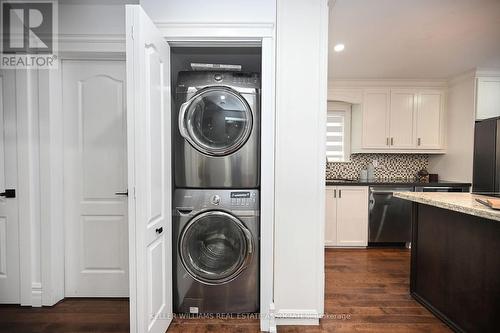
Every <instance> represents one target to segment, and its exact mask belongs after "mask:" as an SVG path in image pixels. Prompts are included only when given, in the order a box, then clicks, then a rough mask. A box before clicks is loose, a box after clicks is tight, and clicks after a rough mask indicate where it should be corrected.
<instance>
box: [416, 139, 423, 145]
mask: <svg viewBox="0 0 500 333" xmlns="http://www.w3.org/2000/svg"><path fill="white" fill-rule="evenodd" d="M421 142H422V140H421V139H420V138H418V140H417V145H418V146H420V143H421Z"/></svg>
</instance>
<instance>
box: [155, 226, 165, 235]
mask: <svg viewBox="0 0 500 333" xmlns="http://www.w3.org/2000/svg"><path fill="white" fill-rule="evenodd" d="M155 231H156V233H157V234H158V235H161V233H162V232H163V227H159V228H156V230H155Z"/></svg>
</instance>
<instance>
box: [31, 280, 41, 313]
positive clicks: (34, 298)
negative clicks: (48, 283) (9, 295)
mask: <svg viewBox="0 0 500 333" xmlns="http://www.w3.org/2000/svg"><path fill="white" fill-rule="evenodd" d="M31 306H32V307H41V306H42V284H41V283H40V282H33V283H32V284H31Z"/></svg>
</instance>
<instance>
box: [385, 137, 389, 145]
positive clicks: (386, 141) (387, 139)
mask: <svg viewBox="0 0 500 333" xmlns="http://www.w3.org/2000/svg"><path fill="white" fill-rule="evenodd" d="M385 145H386V146H390V145H389V137H387V138H385Z"/></svg>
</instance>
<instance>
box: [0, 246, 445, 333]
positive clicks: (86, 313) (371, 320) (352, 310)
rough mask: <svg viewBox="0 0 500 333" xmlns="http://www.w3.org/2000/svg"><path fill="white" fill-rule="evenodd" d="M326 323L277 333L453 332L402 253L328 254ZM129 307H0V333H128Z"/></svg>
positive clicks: (177, 327) (251, 327)
mask: <svg viewBox="0 0 500 333" xmlns="http://www.w3.org/2000/svg"><path fill="white" fill-rule="evenodd" d="M325 259H326V263H325V272H326V279H325V280H326V295H325V313H326V317H325V318H324V319H322V320H321V323H320V326H295V327H287V326H279V327H278V331H279V332H280V333H281V332H288V333H294V332H308V333H309V332H311V333H313V332H314V333H319V332H333V331H335V332H408V333H410V332H415V333H416V332H451V331H450V330H449V329H448V328H447V327H446V326H445V325H444V324H443V323H441V322H440V321H439V320H438V319H437V318H435V317H434V316H433V315H432V314H431V313H430V312H428V311H427V310H426V309H424V308H423V307H422V306H421V305H419V304H418V303H417V302H416V301H414V300H413V299H412V298H411V297H410V296H409V294H408V293H409V286H408V282H409V265H410V263H409V262H410V254H409V252H408V251H406V250H394V249H367V250H340V249H335V250H326V256H325ZM128 326H129V319H128V301H127V300H123V299H121V300H120V299H118V300H117V299H66V300H64V301H63V302H60V303H59V304H57V305H56V306H54V307H50V308H49V307H46V308H25V307H19V306H9V305H3V306H0V332H1V333H4V332H5V333H6V332H9V333H25V332H26V333H27V332H30V333H31V332H33V333H35V332H36V333H38V332H40V333H42V332H43V333H49V332H50V333H59V332H65V333H66V332H72V333H77V332H102V333H108V332H109V333H111V332H113V333H118V332H120V333H121V332H128ZM258 331H259V321H258V319H253V318H247V319H221V318H214V319H204V320H200V319H181V318H175V319H174V321H173V322H172V324H171V326H170V328H169V330H168V332H196V333H198V332H200V333H201V332H241V333H243V332H258Z"/></svg>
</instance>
